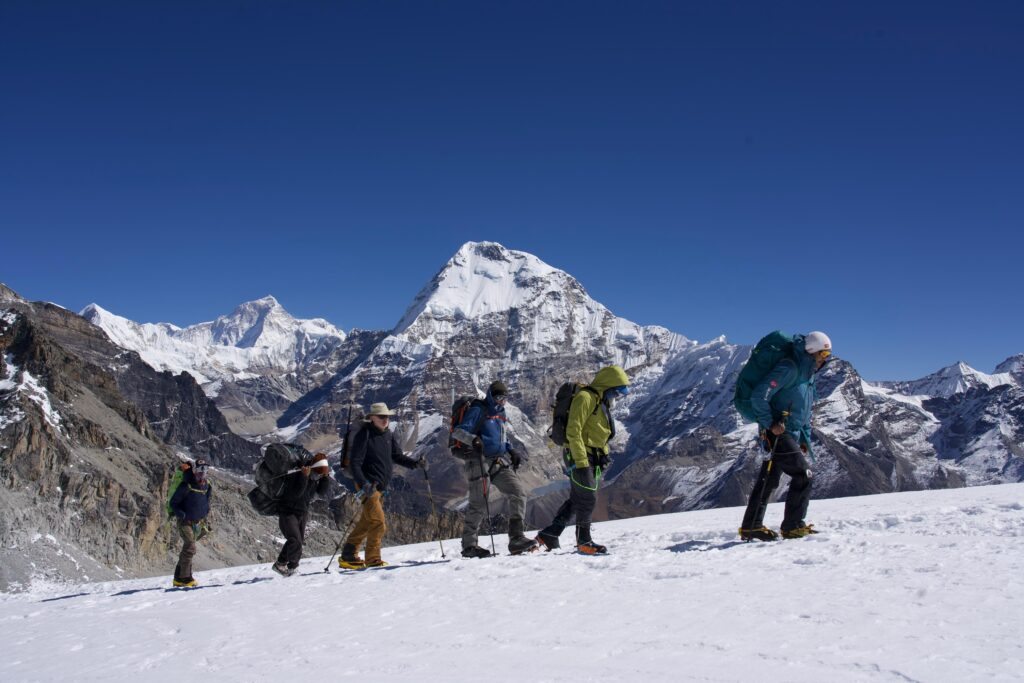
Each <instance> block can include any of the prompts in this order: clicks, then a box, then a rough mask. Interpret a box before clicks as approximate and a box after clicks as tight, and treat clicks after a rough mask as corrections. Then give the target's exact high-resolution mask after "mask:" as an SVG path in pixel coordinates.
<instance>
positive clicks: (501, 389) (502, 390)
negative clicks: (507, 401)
mask: <svg viewBox="0 0 1024 683" xmlns="http://www.w3.org/2000/svg"><path fill="white" fill-rule="evenodd" d="M487 393H488V394H490V395H491V396H508V387H507V386H505V383H504V382H502V381H501V380H497V381H494V382H491V386H490V387H488V388H487Z"/></svg>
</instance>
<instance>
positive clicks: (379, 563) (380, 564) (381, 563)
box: [363, 558, 388, 569]
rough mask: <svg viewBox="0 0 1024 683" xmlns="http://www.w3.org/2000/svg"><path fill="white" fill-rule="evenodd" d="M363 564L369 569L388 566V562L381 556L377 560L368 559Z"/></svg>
mask: <svg viewBox="0 0 1024 683" xmlns="http://www.w3.org/2000/svg"><path fill="white" fill-rule="evenodd" d="M363 566H365V567H366V568H367V569H369V568H370V567H386V566H388V563H387V562H385V561H384V560H382V559H380V558H377V559H376V560H367V561H366V562H364V563H363Z"/></svg>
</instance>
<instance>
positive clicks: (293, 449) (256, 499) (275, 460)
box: [248, 443, 311, 515]
mask: <svg viewBox="0 0 1024 683" xmlns="http://www.w3.org/2000/svg"><path fill="white" fill-rule="evenodd" d="M310 457H311V456H310V453H309V451H307V450H306V449H305V448H303V447H302V446H299V445H297V444H290V443H272V444H270V445H269V446H267V448H266V450H265V451H264V452H263V459H262V460H260V461H259V462H258V463H256V467H255V468H254V469H255V479H256V488H254V489H253V490H252V491H249V494H248V498H249V503H250V504H252V507H253V509H254V510H256V512H258V513H259V514H261V515H276V514H277V499H278V498H280V497H281V494H282V493H283V492H284V487H285V476H286V475H289V474H292V473H293V472H297V471H298V470H299V468H300V467H302V463H304V462H309V459H310Z"/></svg>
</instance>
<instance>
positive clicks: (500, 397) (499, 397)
mask: <svg viewBox="0 0 1024 683" xmlns="http://www.w3.org/2000/svg"><path fill="white" fill-rule="evenodd" d="M492 395H493V396H494V400H495V401H507V400H508V396H506V395H505V394H492Z"/></svg>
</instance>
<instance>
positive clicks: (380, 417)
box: [370, 415, 391, 420]
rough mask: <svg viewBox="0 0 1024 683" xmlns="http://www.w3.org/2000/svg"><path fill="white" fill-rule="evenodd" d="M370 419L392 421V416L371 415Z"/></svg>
mask: <svg viewBox="0 0 1024 683" xmlns="http://www.w3.org/2000/svg"><path fill="white" fill-rule="evenodd" d="M370 417H375V418H377V419H378V420H390V419H391V416H390V415H371V416H370Z"/></svg>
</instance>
